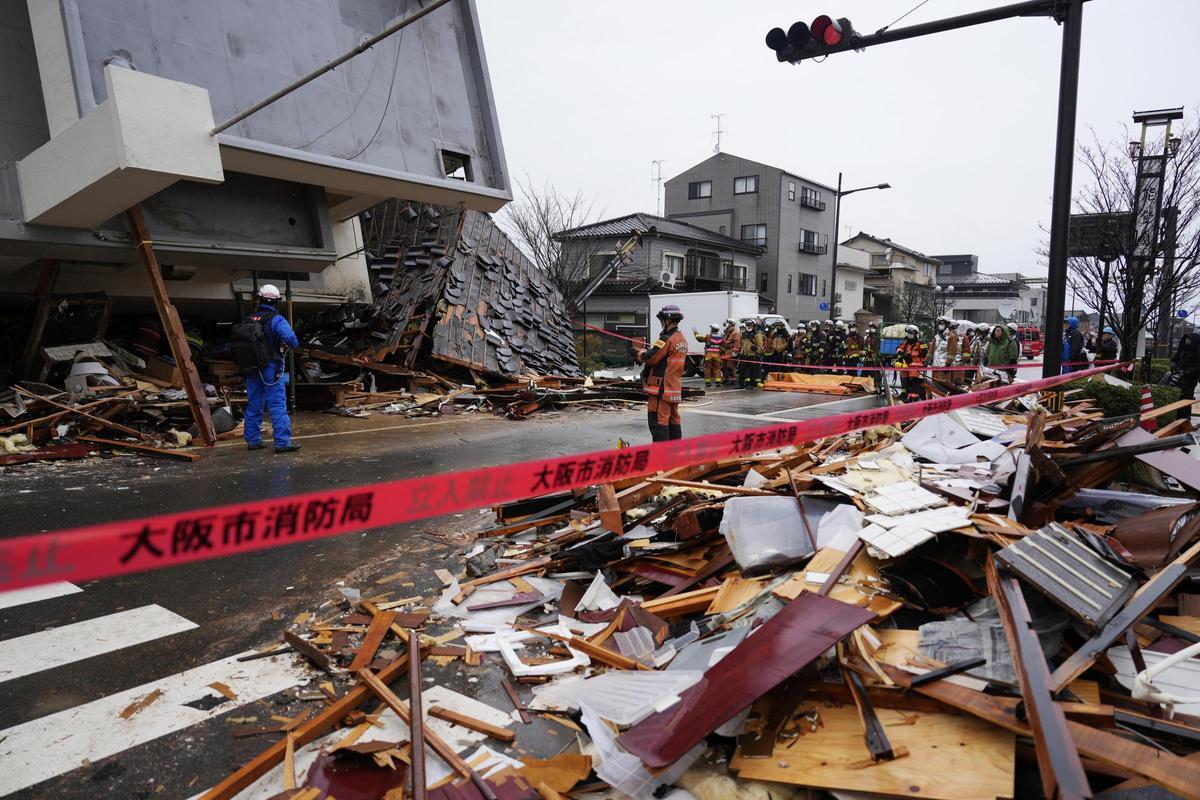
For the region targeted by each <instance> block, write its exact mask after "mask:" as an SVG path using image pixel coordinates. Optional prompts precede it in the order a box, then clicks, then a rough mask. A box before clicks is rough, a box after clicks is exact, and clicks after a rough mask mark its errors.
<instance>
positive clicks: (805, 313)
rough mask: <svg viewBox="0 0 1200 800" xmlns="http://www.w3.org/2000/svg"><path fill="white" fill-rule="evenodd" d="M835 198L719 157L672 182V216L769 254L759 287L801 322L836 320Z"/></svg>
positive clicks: (800, 181) (776, 172)
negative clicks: (832, 312)
mask: <svg viewBox="0 0 1200 800" xmlns="http://www.w3.org/2000/svg"><path fill="white" fill-rule="evenodd" d="M834 192H835V190H834V189H832V188H830V187H828V186H825V185H824V184H821V183H817V182H816V181H813V180H810V179H808V178H803V177H801V176H799V175H795V174H793V173H791V172H788V171H786V170H783V169H780V168H779V167H772V166H769V165H767V164H763V163H760V162H758V161H751V160H750V159H748V158H741V157H739V156H735V155H731V154H730V153H717V154H716V155H714V156H712V157H711V158H707V159H705V160H704V161H701V162H700V163H699V164H696V165H695V166H693V167H691V168H689V169H687V170H684V171H683V172H681V173H680V174H678V175H676V176H675V177H673V178H671V179H670V180H668V181H667V182H666V199H665V211H666V215H667V216H668V217H670V218H671V219H675V220H682V221H686V222H689V223H691V224H692V225H698V226H700V227H702V228H707V229H708V230H710V231H715V232H717V233H719V234H721V235H723V236H731V237H733V238H735V239H740V240H741V241H743V242H746V243H747V244H752V245H755V246H757V247H761V248H763V251H764V252H763V256H762V258H761V259H760V260H759V262H758V277H757V282H756V284H755V287H754V288H755V289H757V291H758V292H759V295H760V296H762V297H767V298H770V299H771V300H772V301H773V302H774V306H775V312H776V313H778V314H782V315H783V316H784V317H786V318H787V319H788V321H790V322H792V323H797V322H800V321H804V320H809V319H817V318H820V319H824V318H825V317H827V316H828V315H829V310H828V309H829V303H830V302H832V299H833V287H832V286H830V273H831V272H832V267H833V256H832V254H831V253H830V252H829V237H830V236H831V235H833V234H834V229H833V202H834ZM822 305H824V308H822Z"/></svg>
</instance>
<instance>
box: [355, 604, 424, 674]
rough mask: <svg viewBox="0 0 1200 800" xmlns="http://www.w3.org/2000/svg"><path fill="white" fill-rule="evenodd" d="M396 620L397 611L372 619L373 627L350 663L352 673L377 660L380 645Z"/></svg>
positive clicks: (381, 613) (386, 612)
mask: <svg viewBox="0 0 1200 800" xmlns="http://www.w3.org/2000/svg"><path fill="white" fill-rule="evenodd" d="M395 620H396V612H395V611H381V612H380V613H379V614H377V615H375V616H374V617H372V618H371V625H370V627H368V628H367V635H366V636H364V637H363V642H362V645H360V646H359V648H358V652H357V653H355V654H354V660H353V661H352V662H350V671H351V672H357V671H358V670H360V669H362V668H363V667H366V666H367V665H368V664H370V663H371V662H372V661H374V660H375V653H376V651H378V650H379V645H381V644H383V638H384V637H385V636H387V634H388V629H389V628H391V627H392V623H393V622H394V621H395ZM418 649H419V648H418Z"/></svg>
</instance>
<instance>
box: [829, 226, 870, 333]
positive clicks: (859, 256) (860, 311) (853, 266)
mask: <svg viewBox="0 0 1200 800" xmlns="http://www.w3.org/2000/svg"><path fill="white" fill-rule="evenodd" d="M837 265H838V266H837V289H836V291H835V293H834V295H833V299H834V305H833V315H834V317H835V318H838V319H850V318H854V320H855V321H857V322H863V323H865V322H868V321H870V320H871V319H873V318H875V315H874V314H872V313H871V312H870V311H868V310H867V309H866V308H864V307H863V292H864V290H865V288H866V283H867V274H868V273H869V272H870V271H871V256H870V254H869V253H867V251H865V250H859V249H857V248H855V247H845V246H843V245H839V246H838V251H837Z"/></svg>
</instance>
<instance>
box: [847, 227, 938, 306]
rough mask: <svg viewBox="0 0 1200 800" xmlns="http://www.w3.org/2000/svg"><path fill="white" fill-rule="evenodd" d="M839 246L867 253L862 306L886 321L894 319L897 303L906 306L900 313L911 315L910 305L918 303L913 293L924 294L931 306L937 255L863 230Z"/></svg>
mask: <svg viewBox="0 0 1200 800" xmlns="http://www.w3.org/2000/svg"><path fill="white" fill-rule="evenodd" d="M841 247H853V248H856V249H858V250H863V251H866V253H867V255H868V259H869V261H868V266H869V270H868V271H867V274H866V286H865V295H864V298H863V305H864V307H865V308H867V309H869V310H871V311H874V312H876V313H877V314H879V315H881V316H882V317H883V318H884V319H885V320H887V321H889V322H890V321H894V320H895V317H896V314H897V313H898V312H899V309H898V306H905V308H904V313H901V314H900V315H901V316H909V315H911V312H912V310H913V309H911V308H909V306H914V305H917V304H915V303H913V302H911V301H912V298H913V296H914V295H919V296H921V297H925V296H927V297H928V301H929V302H928V305H929V306H930V308H932V306H933V297H934V294H935V291H934V290H935V286H936V277H937V271H938V266H939V265H940V264H941V262H940V261H938V260H937V259H936V258H934V257H933V256H927V255H925V254H924V253H922V252H921V251H920V250H914V249H913V248H911V247H905V246H904V245H902V244H898V243H896V242H893V241H892V240H891V239H887V238H880V237H878V236H872V235H871V234H869V233H864V232H862V231H859V232H858V233H857V234H855V235H854V236H852V237H851V238H849V239H847V240H846V241H844V242H842V243H841V244H840V245H839V249H840V248H841ZM898 299H899V300H898ZM920 305H922V306H924V305H926V303H921V304H920Z"/></svg>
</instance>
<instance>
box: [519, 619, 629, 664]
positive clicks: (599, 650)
mask: <svg viewBox="0 0 1200 800" xmlns="http://www.w3.org/2000/svg"><path fill="white" fill-rule="evenodd" d="M513 627H515V628H516V629H518V630H522V631H528V632H529V633H536V634H537V635H538V636H545V637H546V638H547V639H557V640H558V641H560V642H563V643H564V644H566V645H568V646H569V647H573V648H575V649H576V650H578V651H580V652H581V653H585V654H586V655H587V656H588V658H590V659H592V660H593V661H599V662H600V663H601V664H607V665H608V666H610V667H616V668H617V669H631V670H632V669H640V670H649V669H651V668H650V667H647V666H646V665H645V664H642V663H640V662H638V661H634V660H633V659H632V658H627V657H625V656H623V655H621V654H620V653H617V652H614V651H612V650H609V649H607V648H604V647H601V646H600V645H597V644H592V643H591V642H589V641H588V640H587V639H584V638H583V637H582V636H563V635H561V634H558V633H551V632H550V631H544V630H541V629H540V628H534V627H531V626H529V625H514V626H513Z"/></svg>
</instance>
